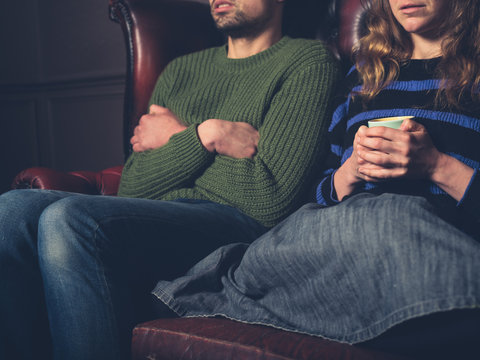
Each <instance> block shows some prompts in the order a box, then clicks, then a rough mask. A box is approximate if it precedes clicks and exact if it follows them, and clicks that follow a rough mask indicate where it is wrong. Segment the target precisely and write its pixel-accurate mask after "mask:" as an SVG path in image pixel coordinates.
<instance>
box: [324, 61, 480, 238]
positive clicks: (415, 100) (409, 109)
mask: <svg viewBox="0 0 480 360" xmlns="http://www.w3.org/2000/svg"><path fill="white" fill-rule="evenodd" d="M438 61H439V59H432V60H411V61H410V62H409V63H408V64H406V65H405V66H403V67H402V68H401V71H400V75H399V78H398V80H397V81H394V82H393V83H391V84H390V85H388V86H387V87H386V88H385V89H384V90H383V91H382V92H381V93H380V94H379V95H378V96H377V97H376V99H375V100H374V101H372V102H370V103H368V104H366V105H364V104H363V103H362V101H361V99H360V98H359V97H354V98H353V99H352V96H351V94H350V95H349V96H348V98H347V100H346V101H345V102H343V103H342V104H341V105H340V106H338V108H337V109H336V110H335V112H334V115H333V119H332V123H331V124H330V127H329V137H330V143H331V145H330V155H329V156H328V160H327V168H328V170H326V171H325V173H324V174H325V177H324V178H323V180H322V181H321V182H320V185H319V186H318V188H317V202H318V203H320V204H323V205H334V204H337V203H338V200H337V199H336V195H335V191H334V188H333V185H332V182H333V174H334V173H335V171H336V169H337V168H338V167H339V166H340V165H341V164H343V163H344V162H345V161H346V160H347V159H348V158H349V157H350V155H351V154H352V150H353V147H352V144H353V140H354V137H355V134H356V132H357V130H358V128H359V127H360V126H362V125H367V122H368V120H371V119H375V118H382V117H388V116H401V115H413V116H415V121H417V122H419V123H421V124H423V125H424V126H425V128H426V129H427V132H428V134H429V135H430V137H431V138H432V140H433V142H434V144H435V146H436V147H437V149H438V150H439V151H441V152H444V153H446V154H448V155H450V156H453V157H454V158H456V159H458V160H460V161H462V162H463V163H465V164H466V165H468V166H470V167H471V168H473V169H475V172H474V175H473V177H472V179H471V181H470V185H469V187H468V188H467V191H466V193H465V195H464V197H463V199H461V201H459V202H457V201H455V200H454V199H453V198H452V197H450V196H449V195H447V194H446V193H445V192H444V191H443V190H442V189H440V188H439V187H438V186H437V185H436V184H434V183H432V182H430V181H427V180H408V179H399V180H392V181H388V182H382V183H369V182H366V183H364V184H363V186H362V187H360V188H359V189H358V192H365V191H367V192H372V193H377V194H379V193H384V192H392V193H401V194H409V195H418V196H422V197H425V198H427V199H428V200H429V201H430V202H431V203H433V204H434V205H435V206H436V207H437V208H438V209H439V210H441V211H442V212H444V213H450V214H451V213H457V214H456V215H455V216H458V217H460V218H462V220H467V219H468V220H467V221H472V220H473V221H474V222H477V223H478V222H479V221H480V215H479V214H480V175H479V174H478V173H479V169H480V151H479V149H480V147H479V146H480V145H479V144H480V104H479V103H478V102H474V101H472V100H471V99H470V98H466V97H465V98H464V99H463V101H462V105H463V109H462V110H458V109H457V110H455V109H454V110H452V109H439V108H438V107H436V106H435V105H434V99H435V96H436V93H437V90H438V88H439V86H440V83H441V81H440V80H439V79H436V78H435V76H434V73H435V68H436V66H437V64H438ZM347 82H348V83H349V84H351V85H350V86H347V87H349V88H350V89H353V90H352V91H356V90H359V89H360V87H359V85H357V83H358V74H357V72H356V70H353V71H352V72H351V73H350V75H349V76H348V77H347ZM465 217H466V218H465ZM464 225H465V226H466V224H465V223H464ZM476 232H478V225H477V226H476Z"/></svg>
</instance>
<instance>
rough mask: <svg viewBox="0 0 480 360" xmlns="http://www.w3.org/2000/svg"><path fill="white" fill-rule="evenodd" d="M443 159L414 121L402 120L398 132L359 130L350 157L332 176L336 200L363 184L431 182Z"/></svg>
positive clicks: (364, 128) (384, 128) (425, 132)
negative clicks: (396, 180) (407, 180)
mask: <svg viewBox="0 0 480 360" xmlns="http://www.w3.org/2000/svg"><path fill="white" fill-rule="evenodd" d="M442 155H443V154H441V153H440V152H439V151H438V150H437V149H436V148H435V146H434V145H433V142H432V140H431V139H430V136H429V135H428V133H427V131H426V129H425V127H424V126H423V125H421V124H419V123H417V122H415V121H413V120H410V119H408V120H405V121H404V122H403V123H402V126H401V128H400V129H398V130H397V129H390V128H387V127H380V126H379V127H374V128H367V127H366V126H361V127H360V128H359V129H358V131H357V133H356V134H355V139H354V141H353V151H352V155H351V156H350V158H348V159H347V160H346V161H345V163H343V165H342V166H341V167H340V168H339V169H338V170H337V172H336V173H335V176H334V186H335V191H336V193H337V198H338V200H342V199H343V197H344V196H346V195H349V194H351V193H352V192H353V190H354V189H355V187H357V186H358V185H359V184H361V183H363V182H365V181H368V182H380V181H385V180H388V179H394V178H402V177H407V178H428V179H431V178H432V175H433V173H434V172H435V171H436V169H437V168H438V163H439V162H440V159H441V158H442Z"/></svg>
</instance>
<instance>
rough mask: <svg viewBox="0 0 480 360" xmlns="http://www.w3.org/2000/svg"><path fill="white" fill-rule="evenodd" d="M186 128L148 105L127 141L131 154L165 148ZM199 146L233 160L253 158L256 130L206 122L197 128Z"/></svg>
mask: <svg viewBox="0 0 480 360" xmlns="http://www.w3.org/2000/svg"><path fill="white" fill-rule="evenodd" d="M186 128H187V126H186V125H185V124H183V122H182V121H181V120H180V119H179V118H178V117H177V116H176V115H175V114H174V113H173V112H171V111H170V110H169V109H167V108H165V107H162V106H158V105H151V106H150V112H149V113H148V114H145V115H143V116H142V117H141V118H140V122H139V124H138V125H137V126H136V127H135V129H134V132H133V136H132V138H131V139H130V143H131V144H132V147H133V151H134V152H142V151H145V150H153V149H156V148H159V147H162V146H164V145H165V144H166V143H167V142H168V141H169V140H170V137H172V135H174V134H176V133H179V132H181V131H183V130H185V129H186ZM197 134H198V137H199V139H200V142H201V143H202V145H203V146H204V147H205V149H207V150H208V151H209V152H216V153H218V154H221V155H226V156H230V157H232V158H237V159H240V158H253V156H254V155H255V154H256V153H257V146H258V140H259V134H258V131H257V130H256V129H255V128H254V127H253V126H251V125H250V124H247V123H245V122H231V121H227V120H221V119H208V120H206V121H204V122H203V123H201V124H200V125H199V126H198V128H197Z"/></svg>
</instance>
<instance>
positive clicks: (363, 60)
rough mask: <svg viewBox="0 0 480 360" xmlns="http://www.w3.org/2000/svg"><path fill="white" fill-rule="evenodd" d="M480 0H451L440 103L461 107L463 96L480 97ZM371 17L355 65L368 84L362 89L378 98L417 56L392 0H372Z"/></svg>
mask: <svg viewBox="0 0 480 360" xmlns="http://www.w3.org/2000/svg"><path fill="white" fill-rule="evenodd" d="M479 2H480V0H447V3H446V6H447V7H449V9H448V15H447V18H446V19H445V21H444V22H443V23H442V25H441V27H440V28H439V29H438V31H439V34H445V39H444V41H443V43H442V59H441V60H440V63H439V65H438V67H437V70H436V71H437V73H436V76H438V78H440V79H442V82H441V85H440V90H439V91H438V93H437V98H436V104H437V105H438V106H446V107H454V108H458V107H460V99H461V98H462V97H463V96H464V95H470V96H471V97H472V99H477V100H478V99H479V98H480V94H479V89H480V20H479V18H480V3H479ZM368 5H369V6H370V9H369V11H368V15H367V18H366V28H367V33H366V35H365V36H364V37H362V38H361V39H360V40H359V43H358V45H357V47H356V48H355V49H354V56H355V64H356V66H357V69H358V72H359V73H360V77H361V81H362V84H363V87H362V89H361V90H360V91H359V92H358V95H360V96H361V97H362V98H363V99H364V100H365V101H369V100H371V99H373V98H374V97H375V96H377V95H378V93H379V92H380V91H381V90H382V89H384V88H385V87H386V86H387V85H388V84H389V83H390V82H392V81H394V80H395V79H396V78H397V77H398V73H399V71H400V65H401V64H402V63H406V62H407V61H408V60H409V59H410V58H411V56H412V52H413V44H412V42H411V39H410V36H409V34H408V33H407V32H406V31H405V30H404V29H403V27H402V26H401V25H400V24H399V23H398V22H397V20H396V19H395V18H394V16H393V13H392V10H391V8H390V3H389V0H371V1H370V2H368Z"/></svg>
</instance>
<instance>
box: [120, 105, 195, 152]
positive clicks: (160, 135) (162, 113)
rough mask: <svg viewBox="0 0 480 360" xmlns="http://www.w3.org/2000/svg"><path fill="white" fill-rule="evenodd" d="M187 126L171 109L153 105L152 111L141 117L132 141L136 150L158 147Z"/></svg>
mask: <svg viewBox="0 0 480 360" xmlns="http://www.w3.org/2000/svg"><path fill="white" fill-rule="evenodd" d="M186 128H187V127H186V126H185V125H184V124H183V123H182V122H181V120H180V119H179V118H177V117H176V116H175V114H174V113H172V112H171V111H170V110H169V109H167V108H165V107H162V106H158V105H152V106H150V112H149V113H148V114H145V115H143V116H142V117H141V118H140V121H139V123H138V125H137V126H136V127H135V129H134V131H133V136H132V138H131V139H130V143H131V144H132V148H133V151H135V152H141V151H145V150H152V149H156V148H159V147H161V146H163V145H165V144H166V143H167V142H168V140H170V138H171V137H172V135H174V134H176V133H179V132H181V131H183V130H185V129H186Z"/></svg>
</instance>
